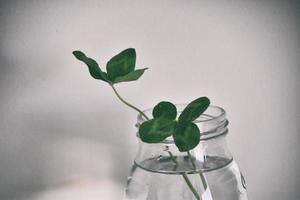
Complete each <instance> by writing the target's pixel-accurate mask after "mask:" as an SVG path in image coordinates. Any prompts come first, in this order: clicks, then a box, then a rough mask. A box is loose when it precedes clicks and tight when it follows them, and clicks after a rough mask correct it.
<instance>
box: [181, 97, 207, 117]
mask: <svg viewBox="0 0 300 200" xmlns="http://www.w3.org/2000/svg"><path fill="white" fill-rule="evenodd" d="M209 104H210V101H209V99H208V98H207V97H200V98H198V99H196V100H194V101H192V102H191V103H189V104H188V105H187V106H186V107H185V109H184V110H183V111H182V113H181V114H180V116H179V117H178V121H182V122H192V121H194V120H195V119H197V118H198V117H199V116H200V115H201V114H202V113H203V112H204V111H205V110H206V109H207V108H208V106H209Z"/></svg>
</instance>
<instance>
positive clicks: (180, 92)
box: [0, 0, 300, 200]
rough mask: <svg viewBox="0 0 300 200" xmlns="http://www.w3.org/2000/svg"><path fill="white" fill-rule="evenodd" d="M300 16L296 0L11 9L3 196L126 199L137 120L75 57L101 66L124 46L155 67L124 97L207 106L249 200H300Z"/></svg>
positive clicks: (0, 29) (0, 32) (140, 0)
mask: <svg viewBox="0 0 300 200" xmlns="http://www.w3.org/2000/svg"><path fill="white" fill-rule="evenodd" d="M299 13H300V6H299V1H278V2H277V1H233V0H231V1H229V0H227V1H225V0H223V1H222V0H220V1H214V2H213V1H196V0H194V1H179V0H176V1H174V0H170V1H166V0H161V1H144V0H136V1H133V0H132V1H129V0H125V1H112V0H110V1H108V0H107V1H103V0H102V1H91V0H88V1H74V0H73V1H71V0H70V1H68V0H63V1H53V0H47V1H46V0H44V1H33V0H27V1H1V2H0V47H1V48H0V66H1V68H0V199H1V200H11V199H16V200H19V199H28V200H29V199H36V200H40V199H43V200H49V199H72V200H74V199H85V200H86V199H89V198H90V199H99V198H98V197H99V196H101V198H100V199H104V200H106V199H107V200H120V199H121V196H122V190H123V189H122V188H123V187H124V184H125V182H126V176H127V173H128V172H129V168H130V165H131V163H132V161H133V158H134V155H135V152H136V150H137V142H136V138H135V132H136V130H135V127H134V124H135V120H136V113H135V112H134V111H132V110H130V109H128V108H127V107H125V106H124V105H122V104H121V103H120V102H119V101H118V100H117V99H116V97H115V96H114V95H113V93H112V91H111V89H110V88H109V87H107V86H106V85H105V84H104V83H103V82H99V81H96V80H93V79H91V78H90V77H89V75H88V72H87V68H85V67H84V65H83V64H81V63H79V62H78V61H77V60H75V59H74V58H73V56H72V55H71V52H72V51H73V50H75V49H81V50H83V51H85V52H86V53H87V54H88V55H90V56H91V57H94V58H96V59H97V61H98V62H99V64H100V65H101V66H102V67H103V66H105V63H106V61H107V60H108V59H109V58H110V57H111V56H113V55H115V54H116V53H118V52H119V51H121V50H123V49H125V48H127V47H134V48H136V51H137V66H138V67H140V68H141V67H149V70H148V71H147V72H146V73H145V75H144V76H143V77H142V78H141V79H140V80H139V81H138V82H135V83H127V84H126V83H125V84H122V85H120V86H119V87H118V89H119V91H120V93H121V94H122V95H123V96H124V98H126V99H127V100H128V101H130V102H132V103H134V104H135V105H137V106H138V107H140V108H149V107H151V106H153V105H155V104H156V103H157V102H159V101H160V100H170V101H172V102H174V103H183V102H188V101H191V100H193V99H195V98H196V97H199V96H203V95H206V96H208V97H210V99H211V101H212V103H213V104H215V105H219V106H222V107H224V108H225V109H226V111H227V112H228V118H229V120H230V126H229V128H230V134H229V135H228V143H229V147H230V149H231V151H232V153H233V155H234V158H235V159H236V161H237V162H238V163H239V166H240V168H241V169H242V171H243V173H244V175H245V178H246V182H247V189H248V193H249V198H250V199H251V200H267V199H272V200H298V199H300V191H299V187H300V186H299V184H300V173H299V170H300V159H299V157H300V156H299V149H300V147H299V141H300V136H299V135H300V109H299V108H300V105H299V104H300V103H299V102H300V98H299V96H300V95H299V89H300V87H299V86H300V80H299V77H300V76H299V75H300V73H299V72H300V66H299V65H300V58H299V57H300V14H299ZM72 194H73V196H72Z"/></svg>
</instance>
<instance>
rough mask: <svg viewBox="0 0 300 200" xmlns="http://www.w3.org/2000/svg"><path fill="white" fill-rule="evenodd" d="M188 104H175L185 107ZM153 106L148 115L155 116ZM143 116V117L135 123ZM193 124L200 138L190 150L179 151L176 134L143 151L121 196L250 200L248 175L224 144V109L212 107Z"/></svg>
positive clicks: (152, 199) (142, 199)
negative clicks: (174, 139) (175, 139)
mask: <svg viewBox="0 0 300 200" xmlns="http://www.w3.org/2000/svg"><path fill="white" fill-rule="evenodd" d="M185 106H186V105H177V110H178V111H182V110H183V108H184V107H185ZM151 112H152V110H147V111H146V112H145V113H146V114H147V115H148V116H151ZM144 120H145V119H144V118H143V117H142V116H141V115H139V116H138V122H137V127H139V125H140V124H141V123H142V122H143V121H144ZM195 123H196V124H197V126H198V127H199V129H200V132H201V139H200V143H199V144H198V146H197V147H196V148H194V149H193V150H191V151H190V152H189V153H187V152H180V151H179V150H178V149H177V147H176V146H175V144H174V141H173V139H172V137H169V138H167V139H166V140H164V141H163V142H162V143H157V144H148V143H144V142H142V141H141V140H140V139H139V135H138V133H137V138H138V139H139V150H138V152H137V156H136V158H135V160H134V164H133V167H132V169H131V172H130V175H129V177H128V181H127V186H126V188H125V194H124V198H123V200H212V199H213V200H247V199H248V198H247V193H246V187H245V181H244V178H243V176H242V174H241V172H240V170H239V168H238V166H237V164H236V162H235V161H234V160H233V157H232V155H231V153H230V151H229V149H228V147H227V144H226V135H227V133H228V129H227V125H228V120H227V119H226V113H225V111H224V109H222V108H220V107H217V106H210V107H209V108H208V109H207V110H206V111H205V112H204V113H203V114H202V115H201V116H200V117H199V118H198V119H197V120H196V121H195Z"/></svg>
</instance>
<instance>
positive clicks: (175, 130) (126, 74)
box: [73, 48, 210, 199]
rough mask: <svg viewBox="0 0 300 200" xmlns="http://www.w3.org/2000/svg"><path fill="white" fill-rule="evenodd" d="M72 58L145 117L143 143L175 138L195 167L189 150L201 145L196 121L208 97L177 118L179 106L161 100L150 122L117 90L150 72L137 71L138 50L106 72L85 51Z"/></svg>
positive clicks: (141, 129) (115, 59)
mask: <svg viewBox="0 0 300 200" xmlns="http://www.w3.org/2000/svg"><path fill="white" fill-rule="evenodd" d="M73 55H74V56H75V57H76V58H77V59H78V60H80V61H82V62H84V63H85V64H86V65H87V66H88V69H89V72H90V75H91V76H92V77H93V78H95V79H98V80H102V81H104V82H106V83H107V84H108V85H109V86H111V87H112V89H113V91H114V93H115V94H116V95H117V97H118V98H119V99H120V100H121V101H122V102H123V103H124V104H125V105H127V106H129V107H130V108H132V109H134V110H136V111H137V112H138V113H140V114H141V115H142V116H143V117H144V118H145V121H144V122H143V123H142V124H141V125H140V127H139V136H140V138H141V140H142V141H143V142H146V143H160V142H163V141H164V140H165V139H166V138H168V137H170V136H172V137H173V139H174V142H175V145H176V146H177V147H178V149H179V151H181V152H187V155H188V157H189V158H190V160H191V162H192V165H193V166H194V168H196V166H195V163H194V160H193V158H192V156H191V154H190V150H191V149H193V148H195V147H196V146H197V145H198V144H199V142H200V130H199V128H198V126H197V125H196V124H195V123H194V121H195V120H196V119H197V118H198V117H199V116H200V115H201V114H202V113H203V112H204V111H205V110H206V109H207V108H208V106H209V104H210V101H209V99H208V98H207V97H200V98H197V99H195V100H194V101H192V102H191V103H189V104H188V105H187V106H186V107H185V108H184V110H183V111H182V112H181V114H180V115H179V117H178V118H177V110H176V106H175V105H174V104H172V103H171V102H167V101H161V102H159V103H158V104H157V105H156V106H155V107H154V109H153V111H152V116H153V118H151V119H150V118H149V117H148V116H147V115H146V114H145V113H144V112H143V111H141V110H140V109H139V108H137V107H135V106H133V105H132V104H130V103H128V102H127V101H125V100H124V99H123V98H122V97H121V96H120V94H119V93H118V92H117V90H116V88H115V84H118V83H121V82H128V81H135V80H138V79H139V78H140V77H141V76H142V75H143V73H144V71H145V70H146V69H147V68H143V69H137V70H136V69H135V63H136V52H135V49H133V48H128V49H125V50H124V51H122V52H121V53H119V54H117V55H116V56H114V57H112V58H111V59H110V60H109V61H108V62H107V64H106V71H107V72H103V71H102V70H101V69H100V67H99V65H98V63H97V62H96V61H95V60H93V59H92V58H89V57H87V56H86V55H85V54H84V53H83V52H81V51H73ZM169 155H170V157H171V158H172V160H173V162H174V163H175V164H177V162H176V159H175V158H174V156H173V155H172V153H171V152H169ZM183 178H184V180H185V181H186V183H187V185H188V186H189V188H190V189H191V191H192V192H193V194H194V196H195V197H196V198H197V199H201V197H200V196H199V195H198V194H197V192H196V190H195V189H194V188H193V186H192V184H191V182H190V181H189V179H188V177H187V175H186V174H183ZM200 178H201V180H202V182H203V184H204V187H206V182H205V179H204V177H203V174H202V173H200Z"/></svg>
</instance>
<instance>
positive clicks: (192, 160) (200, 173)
mask: <svg viewBox="0 0 300 200" xmlns="http://www.w3.org/2000/svg"><path fill="white" fill-rule="evenodd" d="M187 154H188V156H189V159H190V160H191V162H192V165H193V168H194V170H196V164H195V162H194V159H193V157H192V155H191V153H190V151H187ZM199 176H200V179H201V182H202V184H203V187H204V190H206V189H207V182H206V180H205V177H204V175H203V173H202V171H201V170H199Z"/></svg>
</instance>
